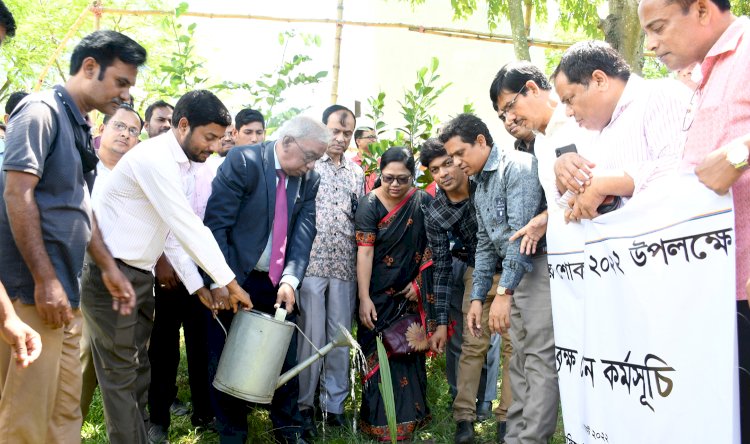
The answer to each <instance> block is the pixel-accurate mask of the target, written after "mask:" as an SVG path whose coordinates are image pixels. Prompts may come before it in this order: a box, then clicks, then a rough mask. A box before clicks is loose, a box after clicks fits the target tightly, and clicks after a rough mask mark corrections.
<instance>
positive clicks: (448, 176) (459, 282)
mask: <svg viewBox="0 0 750 444" xmlns="http://www.w3.org/2000/svg"><path fill="white" fill-rule="evenodd" d="M419 161H420V162H421V163H422V165H424V166H426V167H427V169H428V170H429V171H430V174H432V177H433V178H434V179H435V182H436V183H437V185H438V187H439V189H438V191H437V192H436V195H435V199H433V200H432V201H431V202H430V204H429V205H428V206H427V209H426V210H425V227H426V230H427V238H428V240H429V242H430V247H431V248H432V255H433V261H434V263H435V275H434V291H435V299H436V304H435V306H436V308H437V322H438V327H437V330H436V331H435V333H434V334H433V335H432V337H431V338H430V344H431V348H432V349H433V350H434V351H436V352H439V353H442V352H443V351H444V350H445V348H446V336H447V331H448V323H449V312H451V313H452V312H453V305H457V306H458V309H457V310H456V311H458V313H456V314H455V315H451V316H450V318H451V320H454V321H455V322H456V328H455V332H454V334H453V337H451V338H450V341H451V342H453V341H457V342H458V345H457V347H455V348H457V349H458V350H457V351H458V353H456V354H457V355H458V356H457V357H452V356H450V355H448V356H446V365H447V366H449V368H448V370H447V371H448V372H449V375H450V374H451V373H453V374H456V373H457V376H455V377H454V378H453V379H454V381H455V382H454V384H455V386H456V388H455V390H456V393H455V394H454V398H455V399H454V401H453V418H454V420H455V421H456V423H457V427H456V436H455V442H456V443H469V442H473V436H474V428H473V424H474V422H475V421H476V420H477V417H478V412H477V406H478V405H479V406H482V404H483V403H485V402H487V403H490V404H491V402H492V400H493V399H495V397H496V396H497V371H498V359H499V354H498V345H499V341H497V342H495V341H493V340H492V339H491V334H490V333H489V332H486V333H488V334H482V335H480V336H479V337H474V335H472V334H471V333H470V332H469V325H468V324H467V323H465V322H464V320H463V318H464V317H465V316H466V315H468V312H469V305H470V304H471V288H472V278H471V275H472V272H473V270H474V254H475V251H476V246H477V229H478V227H477V218H476V211H475V208H474V205H473V203H472V201H471V196H472V194H473V192H474V190H475V189H476V184H475V183H474V182H470V181H469V177H468V176H467V175H466V174H465V173H464V172H463V171H462V170H461V169H460V168H459V167H458V166H457V165H456V164H454V163H453V159H452V158H451V157H450V156H449V155H448V153H447V152H446V150H445V147H444V146H443V144H442V143H441V142H440V141H439V140H438V139H428V140H427V141H425V143H424V144H422V146H421V147H420V154H419ZM449 235H452V236H453V239H454V240H455V242H456V244H460V245H461V250H460V252H458V251H456V246H455V245H454V247H453V248H451V247H450V238H449ZM456 262H458V271H459V272H461V274H460V275H459V276H455V275H454V273H456V271H454V267H455V266H456ZM501 268H502V265H501V263H500V262H498V264H497V272H498V273H497V274H495V277H494V279H495V280H497V279H498V278H499V272H500V270H501ZM456 290H458V291H456ZM456 293H458V294H457V295H456V296H458V301H456V302H455V303H454V302H453V299H454V296H453V295H454V294H456ZM494 294H495V293H494V292H490V293H488V294H487V304H485V306H484V307H485V310H484V312H483V313H482V316H483V318H484V322H485V323H486V322H487V316H488V315H489V307H490V305H491V303H492V299H493V297H494ZM448 306H450V307H451V308H450V310H449V309H448ZM453 318H455V319H453ZM502 336H503V339H502V340H503V358H504V363H503V385H502V386H503V388H502V396H501V399H500V404H499V405H498V406H497V408H496V410H495V414H496V415H495V416H496V418H497V427H498V432H497V434H498V442H501V441H502V437H503V436H504V435H505V414H506V412H507V410H508V406H510V402H511V393H510V381H509V377H508V366H507V361H508V360H509V359H510V350H511V347H510V337H508V334H507V331H506V332H505V333H503V335H502ZM498 339H499V338H498ZM453 347H454V346H452V345H451V344H448V348H449V350H448V352H447V353H451V352H452V350H451V349H452V348H453ZM506 351H507V354H506ZM493 353H494V356H493ZM485 361H486V364H485ZM451 367H452V368H451ZM449 378H450V376H449ZM485 387H488V388H489V389H490V390H489V391H491V392H494V393H493V394H492V395H491V396H485V392H486V391H488V390H486V389H485ZM488 411H489V409H488ZM488 413H489V412H488Z"/></svg>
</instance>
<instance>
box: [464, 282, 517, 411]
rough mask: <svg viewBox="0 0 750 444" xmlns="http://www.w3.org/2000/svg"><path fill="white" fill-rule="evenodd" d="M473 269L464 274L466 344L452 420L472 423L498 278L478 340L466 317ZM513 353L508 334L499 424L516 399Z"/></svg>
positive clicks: (504, 338) (504, 345)
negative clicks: (513, 383) (512, 370)
mask: <svg viewBox="0 0 750 444" xmlns="http://www.w3.org/2000/svg"><path fill="white" fill-rule="evenodd" d="M473 273H474V268H473V267H468V268H467V269H466V272H465V273H464V301H463V315H464V328H463V342H462V344H461V357H460V358H459V360H458V380H457V382H456V389H457V394H456V399H455V400H454V401H453V419H454V420H455V421H456V422H458V421H471V422H474V421H476V419H477V408H476V401H477V398H476V394H477V390H478V388H479V380H480V377H481V374H482V366H483V365H484V360H485V357H486V355H487V350H488V349H489V347H490V337H491V334H490V329H489V326H488V322H489V313H490V306H491V305H492V301H493V300H495V292H496V291H497V283H498V281H499V280H500V276H499V275H495V276H494V278H493V279H492V288H490V291H489V293H487V298H486V299H485V301H484V305H483V306H482V335H481V336H480V337H478V338H476V337H474V335H472V334H471V328H470V327H469V325H468V322H466V316H467V314H468V313H469V307H470V306H471V290H472V286H473V280H472V274H473ZM512 351H513V348H512V346H511V345H510V337H509V335H508V332H507V331H506V332H505V333H504V334H503V335H502V348H501V353H502V362H501V365H502V389H501V393H500V403H499V404H498V405H497V407H495V409H494V410H493V412H494V413H495V418H497V420H498V421H505V417H506V414H507V412H508V408H509V407H510V404H511V402H512V399H513V395H512V393H511V387H510V380H509V379H510V376H509V374H510V373H509V362H510V355H511V353H512ZM487 384H488V385H489V384H496V382H495V381H489V380H488V381H487Z"/></svg>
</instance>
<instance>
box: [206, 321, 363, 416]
mask: <svg viewBox="0 0 750 444" xmlns="http://www.w3.org/2000/svg"><path fill="white" fill-rule="evenodd" d="M285 317H286V310H284V309H282V308H279V309H277V311H276V315H275V316H273V317H272V316H271V315H269V314H266V313H262V312H259V311H255V310H251V311H239V312H237V314H235V315H234V320H233V321H232V326H231V328H230V329H229V334H228V335H227V341H226V343H225V345H224V351H223V352H222V353H221V358H220V359H219V368H218V370H217V372H216V377H215V378H214V381H213V386H214V387H215V388H216V389H217V390H221V391H222V392H224V393H226V394H228V395H232V396H234V397H236V398H240V399H244V400H246V401H250V402H257V403H260V404H270V403H271V399H272V398H273V392H275V391H276V389H277V388H279V387H281V386H282V385H284V384H286V383H287V382H288V381H289V380H290V379H292V378H294V377H295V376H297V375H298V374H299V373H300V372H301V371H302V370H304V369H305V368H307V367H309V366H310V365H311V364H312V363H313V362H315V361H317V360H318V359H320V358H322V357H323V356H325V355H326V354H327V353H328V352H330V351H331V350H333V349H334V348H335V347H346V346H350V345H354V346H356V345H357V344H356V342H354V338H352V336H351V334H350V333H349V332H348V331H347V330H346V328H344V327H343V326H339V331H338V334H337V335H336V338H335V339H334V340H333V341H331V342H330V343H329V344H326V345H325V346H324V347H323V348H321V349H320V350H317V352H316V353H315V354H314V355H312V356H310V357H309V358H307V359H305V360H304V361H302V362H301V363H299V364H297V366H296V367H294V368H292V369H289V371H287V372H286V373H284V374H283V375H281V376H279V374H280V373H281V367H282V366H283V365H284V358H285V356H286V353H287V350H288V349H289V343H290V341H291V339H292V334H293V333H294V329H295V328H297V326H296V324H294V323H293V322H288V321H285V320H284V318H285Z"/></svg>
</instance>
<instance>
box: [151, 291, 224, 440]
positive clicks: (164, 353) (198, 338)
mask: <svg viewBox="0 0 750 444" xmlns="http://www.w3.org/2000/svg"><path fill="white" fill-rule="evenodd" d="M154 293H155V296H156V314H155V315H154V329H153V331H152V332H151V344H150V346H149V349H148V356H149V360H150V361H151V385H150V387H149V390H148V407H149V411H150V414H151V422H152V423H154V424H158V425H160V426H163V427H165V428H169V425H170V416H169V407H170V406H171V405H172V402H173V401H174V399H175V397H176V396H177V385H176V382H177V368H178V367H179V364H180V326H182V328H183V330H184V332H185V352H186V354H187V364H188V382H189V384H190V398H191V400H192V404H193V415H192V418H191V419H192V422H193V424H194V425H200V424H205V423H207V422H209V421H211V419H212V418H213V417H214V414H213V409H212V408H211V401H210V395H209V379H208V345H207V343H206V322H205V316H206V313H210V311H209V310H208V309H207V308H206V307H205V306H204V305H203V304H201V302H200V300H199V299H198V296H195V295H191V294H188V292H187V290H186V289H185V287H184V286H183V285H182V284H180V285H179V286H178V287H176V288H174V289H171V290H167V289H165V288H161V287H160V286H159V285H158V284H157V285H156V286H155V290H154Z"/></svg>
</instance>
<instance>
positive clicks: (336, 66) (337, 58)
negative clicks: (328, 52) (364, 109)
mask: <svg viewBox="0 0 750 444" xmlns="http://www.w3.org/2000/svg"><path fill="white" fill-rule="evenodd" d="M343 20H344V0H339V5H338V7H337V8H336V38H335V40H334V44H333V84H332V85H331V104H334V103H336V102H338V100H339V70H340V69H341V31H342V30H343V28H344V25H342V24H341V22H342V21H343Z"/></svg>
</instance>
